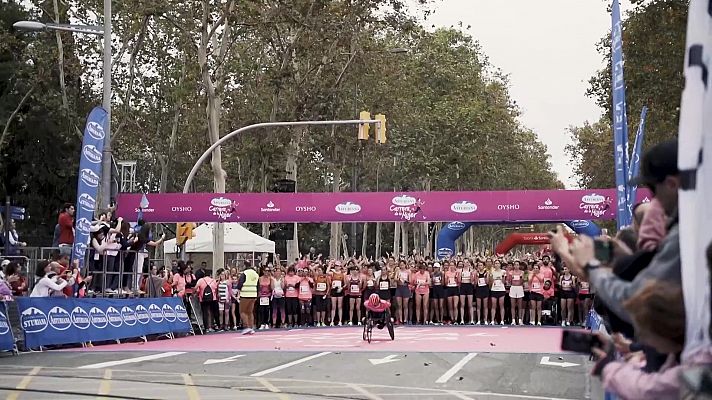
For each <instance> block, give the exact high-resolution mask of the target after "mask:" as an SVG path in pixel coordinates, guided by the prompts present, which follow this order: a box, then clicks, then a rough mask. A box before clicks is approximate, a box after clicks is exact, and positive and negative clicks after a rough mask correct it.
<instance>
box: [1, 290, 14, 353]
mask: <svg viewBox="0 0 712 400" xmlns="http://www.w3.org/2000/svg"><path fill="white" fill-rule="evenodd" d="M14 347H15V339H14V338H13V337H12V328H11V327H10V321H9V320H8V319H7V305H6V304H5V303H4V302H0V351H9V350H12V349H13V348H14Z"/></svg>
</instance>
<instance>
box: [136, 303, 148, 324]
mask: <svg viewBox="0 0 712 400" xmlns="http://www.w3.org/2000/svg"><path fill="white" fill-rule="evenodd" d="M136 319H137V320H138V322H140V323H141V324H143V325H146V324H147V323H149V322H150V321H151V316H150V315H148V310H146V307H144V306H142V305H140V304H139V305H137V306H136Z"/></svg>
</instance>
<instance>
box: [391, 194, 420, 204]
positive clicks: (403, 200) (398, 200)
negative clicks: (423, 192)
mask: <svg viewBox="0 0 712 400" xmlns="http://www.w3.org/2000/svg"><path fill="white" fill-rule="evenodd" d="M416 201H417V200H416V198H415V197H412V196H408V195H405V194H404V195H400V196H396V197H394V198H393V199H392V200H391V203H393V204H395V205H397V206H401V207H405V206H412V205H414V204H415V203H416Z"/></svg>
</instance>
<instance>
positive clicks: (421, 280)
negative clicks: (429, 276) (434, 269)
mask: <svg viewBox="0 0 712 400" xmlns="http://www.w3.org/2000/svg"><path fill="white" fill-rule="evenodd" d="M416 283H417V284H418V285H425V279H418V280H417V281H416Z"/></svg>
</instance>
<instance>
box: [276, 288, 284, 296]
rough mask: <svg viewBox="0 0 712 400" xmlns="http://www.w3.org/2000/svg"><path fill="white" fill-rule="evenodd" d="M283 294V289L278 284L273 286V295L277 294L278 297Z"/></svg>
mask: <svg viewBox="0 0 712 400" xmlns="http://www.w3.org/2000/svg"><path fill="white" fill-rule="evenodd" d="M283 294H284V290H282V288H281V287H279V286H278V287H276V288H274V295H275V296H278V297H279V296H282V295H283Z"/></svg>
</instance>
